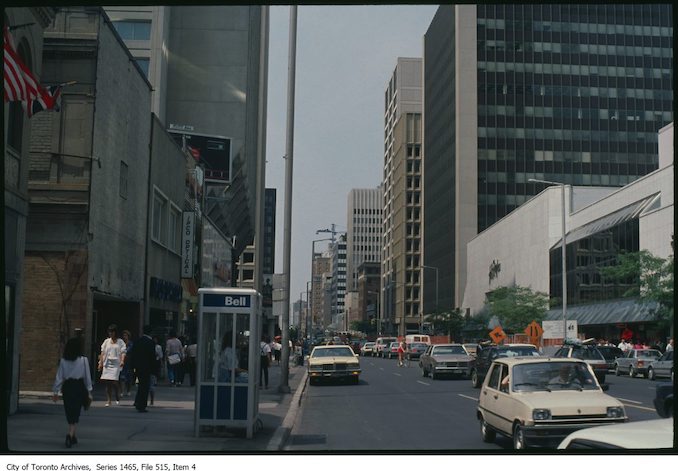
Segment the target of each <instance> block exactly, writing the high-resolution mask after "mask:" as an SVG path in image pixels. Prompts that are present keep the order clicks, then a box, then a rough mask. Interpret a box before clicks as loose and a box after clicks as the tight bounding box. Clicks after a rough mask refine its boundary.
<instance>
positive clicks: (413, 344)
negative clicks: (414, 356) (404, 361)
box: [410, 343, 426, 349]
mask: <svg viewBox="0 0 678 471" xmlns="http://www.w3.org/2000/svg"><path fill="white" fill-rule="evenodd" d="M410 348H417V349H421V348H426V344H425V343H412V344H410Z"/></svg>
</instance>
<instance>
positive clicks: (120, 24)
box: [113, 21, 151, 41]
mask: <svg viewBox="0 0 678 471" xmlns="http://www.w3.org/2000/svg"><path fill="white" fill-rule="evenodd" d="M113 26H115V29H116V31H117V32H118V34H119V35H120V37H121V38H122V39H125V40H135V41H144V40H145V41H148V40H150V39H151V22H150V21H114V22H113Z"/></svg>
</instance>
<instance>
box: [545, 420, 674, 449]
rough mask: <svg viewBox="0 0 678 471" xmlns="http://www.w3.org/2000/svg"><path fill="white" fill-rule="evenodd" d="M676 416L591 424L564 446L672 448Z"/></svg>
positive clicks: (568, 437)
mask: <svg viewBox="0 0 678 471" xmlns="http://www.w3.org/2000/svg"><path fill="white" fill-rule="evenodd" d="M672 448H673V420H671V419H654V420H641V421H638V422H629V423H626V424H617V425H604V426H601V427H591V428H587V429H583V430H579V431H577V432H574V433H571V434H570V435H568V436H567V437H565V440H563V441H562V442H561V443H560V445H558V449H560V450H614V449H631V450H646V449H659V450H663V449H672Z"/></svg>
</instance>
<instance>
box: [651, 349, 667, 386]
mask: <svg viewBox="0 0 678 471" xmlns="http://www.w3.org/2000/svg"><path fill="white" fill-rule="evenodd" d="M647 377H648V378H650V379H651V380H652V381H654V380H655V379H656V378H671V381H673V350H670V351H668V352H665V353H664V354H663V355H662V356H661V357H660V358H659V359H658V360H656V361H654V362H653V363H650V366H648V367H647Z"/></svg>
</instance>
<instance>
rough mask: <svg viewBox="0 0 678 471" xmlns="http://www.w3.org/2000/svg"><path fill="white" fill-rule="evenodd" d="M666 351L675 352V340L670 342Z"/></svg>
mask: <svg viewBox="0 0 678 471" xmlns="http://www.w3.org/2000/svg"><path fill="white" fill-rule="evenodd" d="M666 351H667V352H672V351H673V339H671V340H669V343H668V345H666Z"/></svg>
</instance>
